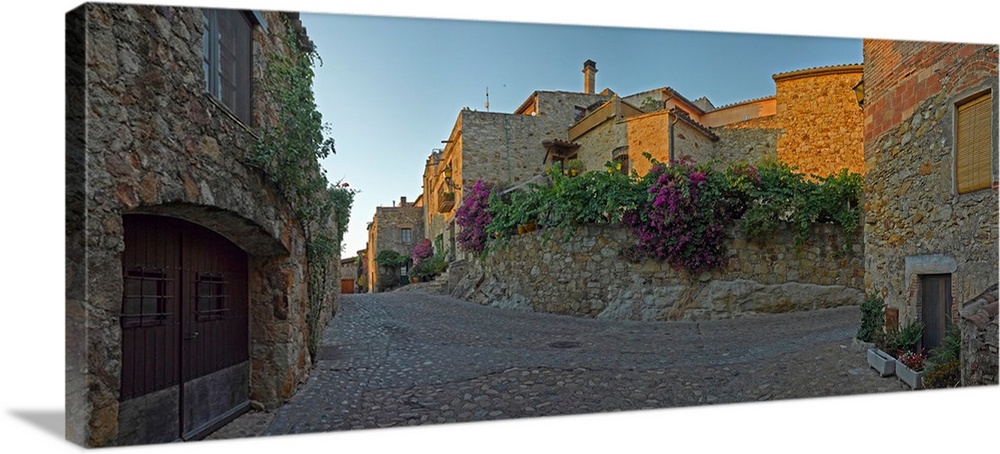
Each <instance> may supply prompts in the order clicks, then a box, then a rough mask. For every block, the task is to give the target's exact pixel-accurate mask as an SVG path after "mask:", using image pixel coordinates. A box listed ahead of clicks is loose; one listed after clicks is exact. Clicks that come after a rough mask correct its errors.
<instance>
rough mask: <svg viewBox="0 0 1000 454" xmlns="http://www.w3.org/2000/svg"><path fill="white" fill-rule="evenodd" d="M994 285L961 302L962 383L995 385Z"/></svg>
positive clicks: (995, 294) (995, 325)
mask: <svg viewBox="0 0 1000 454" xmlns="http://www.w3.org/2000/svg"><path fill="white" fill-rule="evenodd" d="M997 312H998V307H997V285H996V284H994V285H993V287H992V288H990V289H989V290H987V291H986V292H984V293H983V294H981V295H979V296H978V297H976V298H974V299H973V300H972V301H968V302H966V303H965V304H963V305H962V308H961V310H960V311H959V314H960V317H961V318H960V319H959V322H958V323H959V327H960V329H961V331H962V355H961V356H962V385H963V386H976V385H995V384H997V375H998V369H1000V367H998V363H997V361H998V356H997V355H998V349H997V345H998V340H997Z"/></svg>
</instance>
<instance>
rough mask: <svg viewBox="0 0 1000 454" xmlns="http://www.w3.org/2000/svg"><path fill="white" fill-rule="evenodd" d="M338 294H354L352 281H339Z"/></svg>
mask: <svg viewBox="0 0 1000 454" xmlns="http://www.w3.org/2000/svg"><path fill="white" fill-rule="evenodd" d="M340 293H342V294H345V295H346V294H349V293H354V279H341V280H340Z"/></svg>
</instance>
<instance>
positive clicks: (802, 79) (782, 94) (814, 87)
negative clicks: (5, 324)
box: [774, 65, 864, 176]
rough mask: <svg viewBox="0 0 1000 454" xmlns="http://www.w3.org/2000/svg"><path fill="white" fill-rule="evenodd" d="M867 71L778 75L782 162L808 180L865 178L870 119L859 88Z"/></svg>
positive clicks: (821, 70)
mask: <svg viewBox="0 0 1000 454" xmlns="http://www.w3.org/2000/svg"><path fill="white" fill-rule="evenodd" d="M861 75H862V66H861V65H845V66H834V67H830V68H815V69H806V70H801V71H793V72H789V73H782V74H775V75H774V85H775V91H776V101H777V111H776V113H775V118H776V120H777V123H778V125H779V127H780V128H781V129H783V130H784V134H782V135H781V136H780V138H779V139H778V149H777V153H778V159H779V160H781V161H783V162H785V163H787V164H789V165H791V166H795V167H797V168H798V171H799V172H801V173H804V174H806V175H820V176H826V175H829V174H831V173H836V172H838V171H840V169H845V168H846V169H847V170H849V171H851V172H854V173H864V149H863V148H864V140H863V139H864V137H863V134H864V133H863V128H862V122H863V121H864V114H863V113H862V111H861V109H860V108H859V107H858V103H857V97H856V96H855V95H854V91H853V87H854V86H855V85H856V84H857V83H858V82H860V81H861Z"/></svg>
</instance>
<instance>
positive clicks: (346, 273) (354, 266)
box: [340, 257, 359, 294]
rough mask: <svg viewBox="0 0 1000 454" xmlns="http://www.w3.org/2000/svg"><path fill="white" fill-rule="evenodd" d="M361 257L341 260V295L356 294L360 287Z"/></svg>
mask: <svg viewBox="0 0 1000 454" xmlns="http://www.w3.org/2000/svg"><path fill="white" fill-rule="evenodd" d="M358 260H359V257H349V258H346V259H340V293H341V294H346V293H355V292H356V289H357V285H358Z"/></svg>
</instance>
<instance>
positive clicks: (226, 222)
mask: <svg viewBox="0 0 1000 454" xmlns="http://www.w3.org/2000/svg"><path fill="white" fill-rule="evenodd" d="M125 214H153V215H158V216H167V217H175V218H179V219H183V220H185V221H189V222H193V223H195V224H198V225H201V226H203V227H205V228H207V229H209V230H211V231H213V232H216V233H218V234H220V235H222V236H224V237H226V238H227V239H228V240H229V241H232V242H233V243H235V244H236V245H237V246H239V247H240V248H241V249H243V250H244V251H246V252H247V253H248V254H250V255H253V256H257V257H277V256H287V255H289V252H290V251H289V250H288V246H287V245H285V244H283V243H282V242H281V240H280V239H278V238H275V237H274V236H273V235H272V234H271V233H269V232H268V231H267V230H266V229H265V228H264V227H263V226H261V225H260V224H258V223H257V222H254V221H253V220H251V219H248V218H246V217H244V216H241V215H240V214H238V213H235V212H233V211H229V210H226V209H224V208H220V207H217V206H212V205H198V204H193V203H167V204H162V205H153V206H142V207H139V208H135V209H132V210H129V211H127V212H126V213H125Z"/></svg>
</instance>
